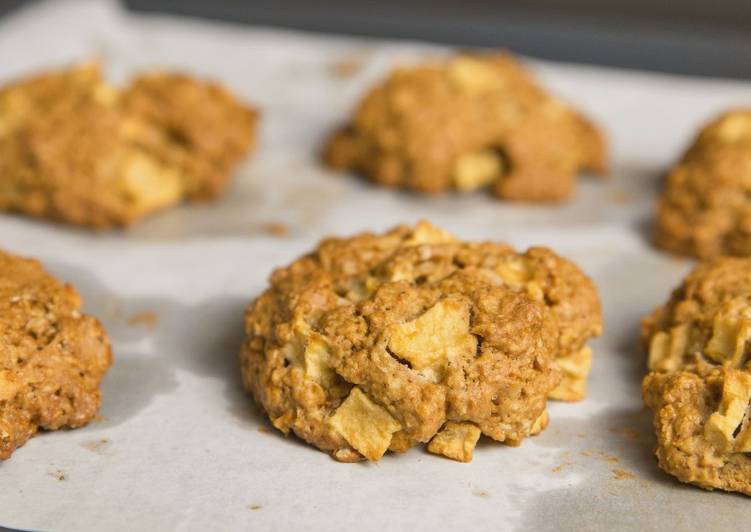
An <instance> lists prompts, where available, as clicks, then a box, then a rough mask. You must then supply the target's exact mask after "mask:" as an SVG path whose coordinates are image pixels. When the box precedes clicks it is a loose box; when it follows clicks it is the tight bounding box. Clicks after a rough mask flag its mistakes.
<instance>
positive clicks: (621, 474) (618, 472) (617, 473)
mask: <svg viewBox="0 0 751 532" xmlns="http://www.w3.org/2000/svg"><path fill="white" fill-rule="evenodd" d="M613 478H614V479H615V480H626V479H629V478H634V474H633V473H630V472H628V471H626V470H625V469H620V468H618V469H613Z"/></svg>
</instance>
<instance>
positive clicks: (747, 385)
mask: <svg viewBox="0 0 751 532" xmlns="http://www.w3.org/2000/svg"><path fill="white" fill-rule="evenodd" d="M642 394H643V396H644V402H645V404H646V405H647V406H648V407H649V408H650V409H651V410H652V411H653V412H654V414H655V420H654V425H655V431H656V433H657V448H656V451H655V453H656V455H657V460H658V463H659V465H660V467H661V468H662V469H663V470H664V471H666V472H667V473H670V474H671V475H673V476H675V477H676V478H677V479H678V480H680V481H681V482H689V483H691V484H695V485H697V486H700V487H702V488H705V489H709V490H712V489H722V490H727V491H738V492H741V493H743V494H745V495H751V458H749V457H748V454H746V453H749V452H751V428H749V419H748V412H749V400H750V399H751V372H749V371H748V370H747V369H742V370H735V369H727V368H713V369H711V370H709V371H708V372H707V373H705V374H698V373H695V372H693V371H678V372H673V373H659V372H652V373H650V374H649V375H648V376H647V377H646V378H645V379H644V383H643V385H642Z"/></svg>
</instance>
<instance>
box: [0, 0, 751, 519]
mask: <svg viewBox="0 0 751 532" xmlns="http://www.w3.org/2000/svg"><path fill="white" fill-rule="evenodd" d="M448 51H449V50H448V49H446V48H441V47H437V46H426V45H422V44H419V43H414V42H385V41H377V40H365V39H353V38H342V37H323V36H313V35H308V34H304V33H298V32H290V31H279V30H272V29H264V28H257V27H241V26H234V25H223V24H221V23H217V22H199V21H193V20H187V19H185V20H183V19H180V18H176V17H167V16H144V15H139V16H136V15H130V14H127V13H126V12H124V11H122V10H121V8H120V7H119V6H118V5H117V4H116V3H114V2H97V1H65V2H49V3H42V4H40V5H36V6H33V7H31V8H28V9H26V10H21V11H18V12H16V13H14V14H12V15H11V16H9V17H8V18H5V19H3V20H2V21H0V78H2V79H3V80H5V79H10V78H13V77H15V76H18V75H22V74H24V73H28V72H33V71H34V70H37V69H40V68H48V67H52V66H59V65H61V64H67V63H70V62H71V61H75V60H80V59H84V58H88V57H91V56H99V57H101V58H102V59H103V60H104V61H105V63H106V65H107V72H108V75H109V76H110V77H111V78H112V79H113V80H116V81H121V80H124V79H125V78H127V76H128V75H129V74H130V73H132V72H134V71H137V70H140V69H143V68H147V67H154V66H159V67H165V68H179V69H185V70H188V71H190V72H193V73H195V74H197V75H202V76H208V77H212V78H215V79H218V80H220V81H221V82H223V83H225V84H226V85H228V86H229V87H231V88H232V89H233V90H234V91H235V92H236V93H237V94H239V95H240V96H241V97H242V98H244V99H247V100H248V101H251V102H254V103H255V104H256V105H258V106H259V107H260V108H261V109H262V112H263V118H262V123H261V142H260V148H259V150H258V152H257V153H256V154H255V155H254V156H253V157H252V158H251V159H250V160H248V162H247V163H246V164H244V165H243V166H242V168H240V169H239V171H238V173H237V176H236V179H235V182H234V185H233V186H232V187H231V189H230V190H229V191H228V193H227V195H226V196H225V197H224V198H223V199H221V200H220V201H219V202H217V203H215V204H211V205H191V206H183V207H180V208H178V209H175V210H172V211H169V212H165V213H163V214H159V215H157V216H154V217H153V218H150V219H149V220H147V221H146V222H144V223H143V224H141V225H139V226H137V227H135V228H134V229H133V230H131V231H127V232H104V233H90V232H86V231H82V230H77V229H71V228H68V227H61V226H57V225H53V224H48V223H43V222H37V221H32V220H28V219H24V218H21V217H16V216H10V215H3V216H0V245H1V246H2V247H3V248H5V249H8V250H11V251H13V252H16V253H20V254H24V255H31V256H36V257H39V258H40V259H42V260H43V261H44V263H45V264H46V265H47V266H48V268H49V269H50V270H51V271H52V272H54V273H55V274H56V275H58V276H60V277H61V278H63V279H65V280H67V281H70V282H72V283H74V284H75V285H76V286H77V287H78V289H79V290H80V292H81V293H82V294H83V296H84V298H85V299H86V309H87V311H88V312H90V313H93V314H95V315H97V316H98V317H99V318H100V319H101V320H102V321H103V322H104V324H105V326H106V328H107V330H108V331H109V333H110V335H111V337H112V340H113V344H114V352H115V363H114V366H113V367H112V369H111V371H110V372H109V374H108V375H107V377H106V379H105V380H104V383H103V386H102V390H103V396H104V402H103V406H102V409H101V412H100V414H101V416H100V417H99V418H98V419H97V420H96V421H95V422H93V423H91V424H90V425H89V426H87V427H85V428H83V429H79V430H75V431H60V432H54V433H46V434H42V435H40V436H38V437H36V438H33V439H32V440H31V441H29V443H27V444H26V445H25V446H24V447H23V448H21V449H19V450H18V451H17V452H16V453H15V454H14V456H13V457H12V459H10V460H8V461H6V462H4V463H2V464H0V479H2V490H0V524H2V525H4V526H7V527H15V528H20V529H34V530H61V531H66V530H133V529H136V530H172V529H177V530H213V529H216V530H235V529H259V530H292V529H304V530H332V529H334V530H343V529H353V528H357V529H359V530H366V531H369V530H374V531H375V530H379V531H380V530H392V529H402V530H405V529H412V530H437V529H452V528H453V529H462V530H463V529H470V528H471V529H474V530H514V529H519V530H521V529H525V530H529V529H535V530H541V531H544V530H598V529H604V528H608V529H610V530H626V529H641V530H666V529H669V530H689V529H692V530H693V529H701V528H705V529H718V528H730V527H736V528H739V529H740V528H743V527H744V526H745V523H747V517H748V515H749V510H748V502H747V500H746V499H745V498H743V497H741V496H737V495H732V494H724V493H710V492H706V491H702V490H699V489H696V488H693V487H689V486H685V485H682V484H680V483H678V482H677V481H675V480H673V479H672V478H671V477H669V476H667V475H664V474H662V473H661V472H660V471H659V470H658V469H657V466H656V464H655V459H654V457H653V454H652V447H653V445H654V441H653V435H652V431H651V419H650V415H649V414H648V413H647V412H646V411H645V410H644V409H643V408H642V403H641V398H640V394H639V384H640V380H641V376H642V374H643V371H644V363H643V361H644V356H643V354H642V353H640V351H639V349H638V345H637V344H638V326H639V319H640V318H641V317H642V316H643V315H644V314H646V313H647V312H649V311H650V310H651V309H652V308H653V307H654V306H655V305H657V304H659V303H660V302H662V301H664V300H665V298H666V297H667V295H668V293H669V291H670V290H671V289H672V287H673V286H674V285H676V284H677V283H678V282H679V280H680V279H681V276H682V275H683V274H684V273H685V272H686V271H687V269H688V268H689V267H690V266H691V262H690V261H686V260H680V259H676V258H673V257H670V256H667V255H664V254H661V253H658V252H656V251H655V250H653V249H652V248H651V247H650V246H649V244H648V240H647V236H648V227H649V221H650V217H651V214H652V208H653V202H654V198H655V195H656V193H657V192H658V189H659V182H660V175H661V174H662V173H663V171H664V169H665V168H666V167H667V166H668V165H669V164H670V163H671V162H673V161H674V160H675V159H676V157H678V156H679V154H680V152H681V150H682V149H683V148H684V147H685V146H686V144H687V143H688V142H689V141H690V139H691V138H692V136H693V135H694V132H695V130H696V128H697V127H698V126H699V125H700V124H701V123H702V122H703V121H705V120H707V119H708V118H710V117H712V116H713V115H714V114H716V113H718V112H719V111H721V110H722V109H724V108H726V107H729V106H733V105H739V104H742V103H744V102H745V103H747V102H748V101H749V98H751V85H750V84H748V83H741V82H731V81H721V80H711V79H710V80H707V79H701V80H698V79H690V78H680V77H668V76H660V75H655V74H643V73H639V72H629V71H617V70H606V69H600V68H592V67H580V66H574V65H565V64H551V63H541V62H536V61H531V60H530V66H531V68H533V69H534V70H535V72H536V73H537V75H538V76H539V77H540V78H541V79H542V80H543V81H544V83H545V84H546V85H547V86H549V87H550V89H551V90H553V91H554V92H555V93H557V94H559V95H561V96H562V97H564V98H566V99H567V100H569V101H571V102H573V103H574V104H576V105H578V106H579V107H581V108H582V109H584V110H585V111H586V112H587V113H588V114H589V115H590V116H591V117H592V118H593V119H595V120H596V121H597V122H598V123H600V124H602V126H603V127H604V129H605V130H606V132H607V135H608V137H609V139H610V145H611V151H612V160H613V168H612V175H611V176H610V178H609V179H608V180H606V181H599V180H596V179H592V178H587V177H584V178H582V180H581V181H580V186H579V189H578V191H577V194H576V197H575V199H574V200H572V201H571V202H568V203H566V204H563V205H560V206H521V205H513V204H509V203H501V202H498V201H495V200H494V199H493V198H491V197H490V196H488V195H487V194H484V193H481V192H479V193H476V194H469V195H453V194H449V195H445V196H441V197H438V198H424V197H419V196H416V195H413V194H409V193H401V192H397V191H393V190H385V189H382V188H377V187H374V186H372V185H369V184H368V183H366V182H365V181H363V180H359V179H353V178H350V177H347V176H343V175H340V174H337V173H334V172H331V171H329V170H327V169H325V168H322V167H321V166H320V165H319V163H318V154H319V150H320V146H321V143H322V142H323V140H324V138H325V135H326V134H327V132H329V131H330V130H332V129H333V128H334V127H336V126H337V125H338V124H340V123H341V122H342V121H343V120H344V119H345V117H346V115H347V113H348V112H349V111H350V109H351V108H352V106H353V105H354V104H355V103H356V101H357V99H358V98H359V96H360V94H361V93H362V91H363V90H364V89H365V88H366V87H367V86H368V85H369V84H371V83H372V82H374V81H376V80H378V79H379V78H381V77H382V76H383V75H384V74H385V73H386V72H387V71H388V69H389V68H390V67H392V66H393V65H394V64H404V63H410V62H413V61H416V60H419V59H423V58H428V57H436V56H439V55H441V54H445V53H447V52H448ZM421 218H427V219H430V220H432V221H433V222H434V223H436V224H438V225H441V226H443V227H445V228H446V229H448V230H450V231H452V232H453V233H455V234H457V235H459V236H461V237H462V238H465V239H492V240H499V241H507V242H509V243H511V244H513V245H515V246H517V247H519V248H526V247H527V246H530V245H548V246H551V247H553V248H554V249H555V250H557V251H558V252H559V253H561V254H563V255H565V256H567V257H569V258H571V259H572V260H574V261H576V262H577V263H578V264H579V265H580V266H581V267H582V268H583V269H584V270H585V271H586V272H587V273H589V274H590V275H591V276H592V277H593V278H594V280H595V281H596V283H597V285H598V286H599V289H600V294H601V296H602V300H603V305H604V312H605V334H604V335H603V336H602V337H601V338H600V339H598V340H596V341H594V342H593V344H592V345H593V348H594V351H595V358H594V366H593V371H592V375H591V379H590V388H589V396H588V398H587V399H586V400H585V401H583V402H580V403H576V404H566V403H553V404H552V405H551V406H550V417H551V422H550V425H549V427H548V428H547V430H545V431H544V432H543V433H542V434H541V435H539V436H537V437H534V438H529V439H527V440H525V441H524V443H523V445H522V446H521V447H519V448H511V447H506V446H504V445H501V444H496V443H493V442H490V441H485V440H483V441H481V442H480V444H479V446H478V448H477V450H476V452H475V457H474V460H473V461H472V462H471V463H469V464H460V463H455V462H452V461H450V460H445V459H441V458H439V457H435V456H432V455H429V454H426V453H425V451H424V450H421V449H414V450H412V451H411V452H409V453H407V454H404V455H387V456H385V457H384V458H383V459H382V460H381V461H380V462H379V463H377V464H370V463H361V464H340V463H337V462H335V461H333V460H332V459H330V458H329V457H328V456H327V455H325V454H323V453H321V452H318V451H317V450H315V449H313V448H312V447H309V446H307V445H304V444H302V443H301V442H300V441H298V440H296V439H295V438H293V437H290V438H284V437H283V436H281V435H280V434H279V433H278V432H276V431H275V430H273V429H272V428H271V427H270V425H269V423H268V422H267V421H266V420H265V419H264V417H263V416H262V415H261V414H260V413H259V412H258V410H257V409H256V408H255V406H254V405H253V403H252V401H251V399H250V398H249V397H248V396H247V395H246V394H245V393H244V392H243V390H242V388H241V385H240V381H239V376H238V373H239V372H238V363H237V355H238V351H239V347H240V343H241V342H242V339H243V326H242V315H243V309H244V307H245V305H246V304H247V303H248V302H249V301H250V300H251V299H252V298H253V297H254V296H256V295H257V294H259V293H260V292H261V291H262V290H263V289H264V287H265V286H266V278H267V276H268V275H269V273H270V272H271V270H272V269H273V268H274V267H275V266H279V265H284V264H286V263H288V262H290V261H291V260H293V259H294V258H295V257H296V256H298V255H300V254H301V253H303V252H305V251H307V250H309V249H310V248H312V247H313V246H314V245H315V243H316V242H317V241H318V240H319V239H320V238H321V237H323V236H325V235H329V234H351V233H354V232H357V231H361V230H366V229H369V230H383V229H386V228H388V227H391V226H393V225H396V224H398V223H412V222H415V221H416V220H418V219H421ZM270 224H271V225H270ZM273 224H277V225H282V226H284V227H285V228H287V229H288V233H287V234H286V235H280V234H279V231H278V230H274V225H273ZM277 229H278V228H277Z"/></svg>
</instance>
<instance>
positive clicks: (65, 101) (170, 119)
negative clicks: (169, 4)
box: [0, 63, 256, 227]
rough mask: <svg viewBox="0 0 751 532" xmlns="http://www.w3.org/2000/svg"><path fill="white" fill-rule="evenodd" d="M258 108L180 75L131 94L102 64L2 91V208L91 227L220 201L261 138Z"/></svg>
mask: <svg viewBox="0 0 751 532" xmlns="http://www.w3.org/2000/svg"><path fill="white" fill-rule="evenodd" d="M255 122H256V113H255V111H253V110H251V109H248V108H246V107H245V106H243V105H242V104H240V103H239V102H238V101H237V100H235V98H234V97H232V96H231V95H230V94H229V93H227V92H226V91H225V90H224V89H223V88H221V87H220V86H218V85H216V84H213V83H207V82H201V81H197V80H195V79H192V78H189V77H187V76H183V75H180V74H166V73H153V74H147V75H143V76H140V77H137V78H136V79H135V80H134V81H133V83H132V84H131V85H130V86H128V87H127V88H125V89H124V90H118V89H115V88H114V87H112V86H110V85H108V84H107V83H105V82H104V81H103V79H102V77H101V73H100V69H99V67H98V65H97V64H95V63H87V64H84V65H81V66H78V67H74V68H72V69H70V70H64V71H57V72H50V73H46V74H42V75H39V76H36V77H34V78H31V79H28V80H24V81H21V82H18V83H15V84H12V85H10V86H8V87H6V88H4V89H2V90H0V175H2V176H3V178H2V180H0V209H5V210H12V211H19V212H24V213H26V214H30V215H33V216H38V217H44V218H52V219H56V220H61V221H65V222H70V223H75V224H80V225H86V226H90V227H111V226H121V225H128V224H131V223H133V222H135V221H137V220H138V219H140V218H142V217H143V216H145V215H147V214H149V213H151V212H153V211H155V210H157V209H160V208H163V207H166V206H169V205H173V204H175V203H178V202H179V201H181V200H183V199H191V200H200V199H209V198H212V197H215V196H216V195H218V194H219V193H221V192H222V191H223V189H224V187H225V186H226V184H227V183H228V181H229V177H230V174H231V171H232V169H233V168H234V166H235V164H236V163H237V162H238V161H239V160H240V159H241V158H242V157H243V156H244V155H245V154H246V153H247V151H248V150H249V149H250V147H251V146H252V144H253V142H254V135H255V132H254V130H255Z"/></svg>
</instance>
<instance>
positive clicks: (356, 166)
mask: <svg viewBox="0 0 751 532" xmlns="http://www.w3.org/2000/svg"><path fill="white" fill-rule="evenodd" d="M324 158H325V161H326V162H327V163H328V164H329V165H330V166H332V167H334V168H337V169H344V170H352V171H355V172H358V173H361V174H364V175H366V176H367V177H369V178H370V179H372V180H373V181H375V182H376V183H378V184H381V185H385V186H390V187H401V188H407V189H411V190H414V191H418V192H424V193H438V192H443V191H445V190H447V189H458V190H465V191H466V190H473V189H477V188H481V187H489V188H490V189H491V190H492V191H493V193H494V194H495V195H496V196H497V197H499V198H504V199H508V200H520V201H533V202H534V201H538V202H546V201H560V200H564V199H566V198H568V197H569V196H570V195H571V193H572V191H573V190H574V185H575V179H576V175H577V173H578V172H580V171H582V170H588V171H592V172H595V173H602V172H603V171H604V170H605V168H606V166H607V164H606V153H605V143H604V140H603V136H602V134H601V133H600V131H599V130H598V129H597V128H596V127H595V126H594V125H593V124H592V123H591V122H590V121H589V120H587V119H586V118H585V117H583V116H582V115H581V114H579V113H578V112H577V111H575V110H574V109H572V108H571V107H569V106H567V105H565V104H563V103H562V102H560V101H558V100H557V99H555V98H554V97H552V96H550V95H549V94H547V93H546V92H545V91H543V90H542V89H541V88H540V87H539V86H538V85H537V84H536V83H535V82H534V80H533V79H532V77H531V76H530V74H529V73H527V72H526V71H525V69H524V68H523V67H522V66H521V64H520V63H519V62H518V61H516V60H515V59H514V58H513V57H512V56H511V55H509V54H503V53H498V54H492V55H477V54H459V55H457V56H455V57H453V58H450V59H448V60H446V61H445V62H443V63H435V64H425V65H422V66H417V67H414V68H411V69H397V70H395V71H393V72H392V73H391V75H390V76H389V77H388V79H386V81H385V82H384V83H382V84H381V85H379V86H377V87H375V88H373V89H372V90H371V91H370V92H369V93H368V94H366V95H365V97H364V99H363V100H362V102H361V103H360V105H359V107H358V108H357V110H356V111H355V113H354V117H353V118H352V120H351V122H350V123H349V124H348V125H347V126H345V127H344V128H343V129H341V130H340V131H338V132H337V133H335V134H334V135H333V137H332V138H331V139H330V141H329V142H328V145H327V147H326V149H325V156H324Z"/></svg>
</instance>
